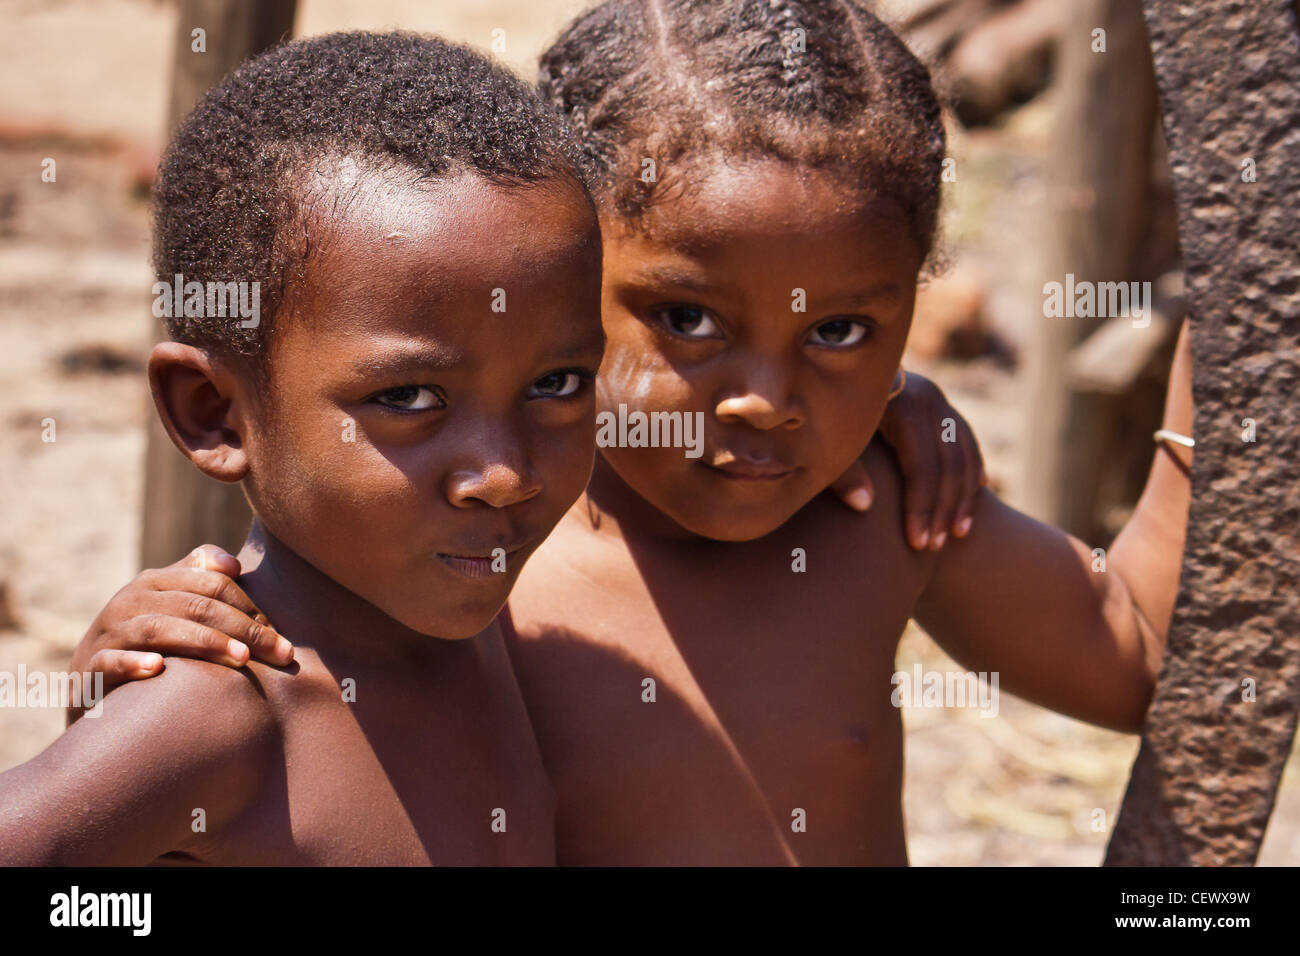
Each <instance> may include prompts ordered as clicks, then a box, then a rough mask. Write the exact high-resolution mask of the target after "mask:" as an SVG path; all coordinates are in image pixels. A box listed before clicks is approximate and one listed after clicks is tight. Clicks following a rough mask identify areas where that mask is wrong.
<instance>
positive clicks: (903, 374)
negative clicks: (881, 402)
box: [886, 365, 907, 401]
mask: <svg viewBox="0 0 1300 956" xmlns="http://www.w3.org/2000/svg"><path fill="white" fill-rule="evenodd" d="M906 384H907V369H905V368H903V366H901V365H900V366H898V388H896V389H894V390H893V391H892V392H890V393H889V398H890V399H892V398H895V397H897V396H898V395H899V394H901V393H902V391H903V386H905V385H906ZM888 400H889V399H886V401H888Z"/></svg>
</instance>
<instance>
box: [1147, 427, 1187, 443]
mask: <svg viewBox="0 0 1300 956" xmlns="http://www.w3.org/2000/svg"><path fill="white" fill-rule="evenodd" d="M1151 437H1152V438H1153V439H1155V440H1156V441H1157V442H1161V441H1164V440H1165V439H1168V440H1169V441H1171V442H1174V443H1176V444H1179V445H1182V446H1183V447H1184V448H1195V447H1196V441H1195V439H1192V438H1189V437H1187V436H1186V435H1180V434H1178V432H1176V431H1171V430H1170V429H1168V428H1157V429H1156V432H1155V434H1154V435H1152V436H1151Z"/></svg>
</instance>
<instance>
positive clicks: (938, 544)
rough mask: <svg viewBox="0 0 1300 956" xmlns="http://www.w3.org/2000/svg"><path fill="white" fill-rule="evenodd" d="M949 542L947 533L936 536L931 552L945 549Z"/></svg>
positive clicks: (941, 532)
mask: <svg viewBox="0 0 1300 956" xmlns="http://www.w3.org/2000/svg"><path fill="white" fill-rule="evenodd" d="M947 540H948V535H947V533H945V532H943V531H940V532H939V533H938V534H936V535H935V536H934V543H933V544H931V545H930V550H931V551H938V550H939V549H940V548H942V547H943V543H944V542H945V541H947Z"/></svg>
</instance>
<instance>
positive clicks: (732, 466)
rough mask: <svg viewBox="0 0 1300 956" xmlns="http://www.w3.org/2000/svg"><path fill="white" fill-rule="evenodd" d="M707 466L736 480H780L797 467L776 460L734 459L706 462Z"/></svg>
mask: <svg viewBox="0 0 1300 956" xmlns="http://www.w3.org/2000/svg"><path fill="white" fill-rule="evenodd" d="M704 467H705V468H708V469H710V470H711V471H714V472H717V473H718V474H720V475H722V476H723V477H724V478H731V479H733V480H735V481H780V480H781V479H782V478H785V477H786V476H787V475H791V474H794V471H795V469H793V468H791V467H789V466H788V465H783V464H781V463H780V462H776V461H765V462H751V461H737V460H734V459H733V460H732V461H728V462H724V463H722V464H717V465H710V464H705V465H704Z"/></svg>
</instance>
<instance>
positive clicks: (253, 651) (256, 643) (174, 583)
mask: <svg viewBox="0 0 1300 956" xmlns="http://www.w3.org/2000/svg"><path fill="white" fill-rule="evenodd" d="M240 570H241V569H240V565H239V560H238V559H237V558H235V556H234V555H231V554H227V553H226V552H225V551H223V550H221V549H220V548H218V547H217V546H216V545H212V544H205V545H202V546H201V547H198V548H195V549H194V550H193V551H191V552H190V553H189V554H188V555H186V556H185V557H184V558H182V559H181V560H179V561H177V562H176V563H175V564H172V565H168V566H167V567H165V568H151V569H149V570H146V571H141V572H140V573H139V574H137V575H136V576H135V578H134V579H132V581H131V582H130V583H129V584H128V585H127V586H126V587H124V588H122V590H120V591H118V592H117V594H115V595H113V597H112V599H111V600H110V601H109V602H108V604H106V605H105V606H104V609H103V610H102V611H100V612H99V615H98V616H97V617H96V618H95V620H94V621H93V622H92V623H91V625H90V629H89V630H87V631H86V634H85V636H84V637H82V639H81V642H80V643H79V644H78V645H77V648H76V651H75V652H74V653H73V656H72V670H73V671H77V672H86V671H89V672H91V673H102V674H103V675H104V685H105V687H116V686H117V685H118V684H123V683H126V682H127V681H132V680H140V679H143V678H147V677H153V676H154V675H156V674H159V673H161V672H162V670H163V659H162V655H163V654H171V655H173V656H178V657H196V658H199V659H200V660H205V661H212V662H214V663H218V664H225V665H227V666H228V667H242V666H243V665H244V664H245V663H247V662H248V660H249V658H250V657H256V658H257V659H258V660H260V661H264V662H266V663H267V664H274V665H277V666H282V665H285V664H288V663H289V662H290V661H292V660H293V645H292V644H290V643H289V641H288V640H286V639H285V638H284V637H283V636H281V635H280V634H279V633H277V632H276V630H275V628H274V627H272V626H271V623H270V621H268V620H267V618H266V615H264V614H263V613H262V612H261V611H259V610H258V609H257V606H256V605H255V604H254V603H253V602H252V600H250V599H249V597H248V595H247V594H245V593H244V592H243V590H242V589H241V588H240V587H239V585H237V584H236V583H235V580H234V579H235V578H237V577H238V576H239V574H240ZM71 716H73V719H75V717H76V716H80V714H79V713H77V712H75V711H72V712H71Z"/></svg>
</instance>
